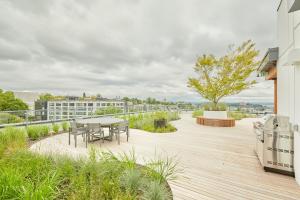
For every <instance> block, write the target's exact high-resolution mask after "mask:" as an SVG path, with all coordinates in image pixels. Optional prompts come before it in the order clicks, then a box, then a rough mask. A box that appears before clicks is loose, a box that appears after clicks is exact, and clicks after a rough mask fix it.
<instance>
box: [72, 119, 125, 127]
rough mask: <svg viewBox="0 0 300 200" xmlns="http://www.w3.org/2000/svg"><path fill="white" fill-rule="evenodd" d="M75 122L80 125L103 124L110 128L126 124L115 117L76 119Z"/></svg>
mask: <svg viewBox="0 0 300 200" xmlns="http://www.w3.org/2000/svg"><path fill="white" fill-rule="evenodd" d="M75 121H76V123H78V124H101V125H104V126H109V125H112V124H117V123H121V122H124V120H123V119H119V118H114V117H97V118H89V119H76V120H75Z"/></svg>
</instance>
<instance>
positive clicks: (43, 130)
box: [40, 125, 49, 136]
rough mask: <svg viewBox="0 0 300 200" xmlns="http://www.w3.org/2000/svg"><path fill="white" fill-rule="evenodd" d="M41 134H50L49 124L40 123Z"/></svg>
mask: <svg viewBox="0 0 300 200" xmlns="http://www.w3.org/2000/svg"><path fill="white" fill-rule="evenodd" d="M40 129H41V136H47V135H49V126H48V125H40Z"/></svg>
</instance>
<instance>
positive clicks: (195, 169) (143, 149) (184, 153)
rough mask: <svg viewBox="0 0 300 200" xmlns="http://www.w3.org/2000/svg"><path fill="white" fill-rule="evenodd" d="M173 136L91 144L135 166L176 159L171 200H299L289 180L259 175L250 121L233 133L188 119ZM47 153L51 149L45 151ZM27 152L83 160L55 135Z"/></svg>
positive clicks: (136, 134)
mask: <svg viewBox="0 0 300 200" xmlns="http://www.w3.org/2000/svg"><path fill="white" fill-rule="evenodd" d="M174 125H175V126H176V127H177V128H178V131H177V132H176V133H171V134H149V133H145V132H143V131H139V130H132V131H131V137H130V141H129V142H128V143H127V142H126V137H125V136H123V137H122V138H121V141H122V142H121V145H117V143H116V142H113V143H109V142H106V143H105V144H101V143H96V144H94V146H96V147H100V148H101V149H109V150H111V151H113V152H121V151H130V150H132V149H133V148H134V150H135V152H136V154H137V155H138V156H139V158H140V160H143V159H142V157H143V158H149V157H152V156H153V155H154V154H155V153H156V154H160V155H163V156H165V155H169V156H174V155H176V156H177V157H178V159H179V161H180V167H181V168H182V169H183V170H184V172H183V173H182V174H181V175H180V177H179V179H177V180H176V181H172V182H171V183H170V185H171V188H172V191H173V194H174V199H189V200H201V199H204V200H205V199H222V200H224V199H230V200H233V199H255V200H259V199H261V200H267V199H272V200H282V199H286V200H288V199H290V200H291V199H294V200H299V199H300V187H299V186H298V185H297V184H296V182H295V180H294V178H292V177H288V176H284V175H279V174H274V173H269V172H268V173H267V172H264V171H263V169H262V168H261V166H260V163H259V161H258V159H257V158H256V155H255V153H254V144H255V143H254V142H255V137H254V134H253V133H252V123H251V120H249V119H247V120H242V121H239V122H237V123H236V127H234V128H216V127H206V126H200V125H198V124H196V121H195V119H193V118H191V115H190V114H183V115H182V119H181V120H179V121H176V122H174ZM50 147H51V148H50ZM32 149H35V150H37V151H41V152H44V151H49V149H52V150H53V151H57V152H65V153H68V154H73V155H74V154H78V155H85V154H87V150H86V149H85V148H84V144H83V143H82V144H79V147H78V148H76V149H75V148H74V147H73V146H69V145H67V135H66V134H62V135H57V136H55V137H52V138H47V139H45V140H43V141H40V142H38V143H36V144H35V145H34V146H33V147H32Z"/></svg>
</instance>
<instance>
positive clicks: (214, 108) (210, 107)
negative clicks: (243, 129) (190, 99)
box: [202, 103, 227, 111]
mask: <svg viewBox="0 0 300 200" xmlns="http://www.w3.org/2000/svg"><path fill="white" fill-rule="evenodd" d="M202 107H203V110H205V111H226V110H227V105H226V104H225V103H218V104H217V105H214V104H213V103H206V104H204V105H203V106H202Z"/></svg>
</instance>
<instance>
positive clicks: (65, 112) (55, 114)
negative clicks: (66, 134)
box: [47, 100, 125, 120]
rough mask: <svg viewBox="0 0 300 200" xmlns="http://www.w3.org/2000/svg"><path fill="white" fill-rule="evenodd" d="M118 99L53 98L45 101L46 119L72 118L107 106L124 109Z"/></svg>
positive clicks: (90, 113) (89, 114)
mask: <svg viewBox="0 0 300 200" xmlns="http://www.w3.org/2000/svg"><path fill="white" fill-rule="evenodd" d="M124 106H125V103H124V102H123V101H120V100H54V101H47V120H61V119H72V118H78V117H87V116H91V115H94V113H95V111H97V110H99V109H105V108H109V107H115V108H119V109H121V110H124Z"/></svg>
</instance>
